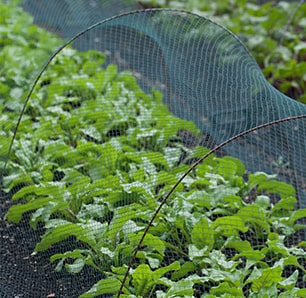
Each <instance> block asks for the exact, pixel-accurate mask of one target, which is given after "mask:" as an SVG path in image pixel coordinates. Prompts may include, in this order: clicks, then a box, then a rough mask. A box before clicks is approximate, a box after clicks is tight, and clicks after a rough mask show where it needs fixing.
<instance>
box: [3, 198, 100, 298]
mask: <svg viewBox="0 0 306 298" xmlns="http://www.w3.org/2000/svg"><path fill="white" fill-rule="evenodd" d="M12 204H13V203H12V201H11V199H10V196H6V197H4V196H3V195H2V196H1V197H0V297H1V298H6V297H7V298H32V297H47V298H54V297H56V298H58V297H65V298H67V297H78V296H79V295H80V294H81V293H84V292H86V291H87V290H89V289H90V288H91V287H92V285H93V284H94V283H95V282H97V281H98V280H100V279H101V276H100V275H98V274H97V272H95V271H93V270H92V269H91V268H86V269H85V271H82V272H81V273H80V274H74V275H72V274H69V273H67V272H66V271H65V270H63V271H62V272H55V271H54V267H55V265H56V264H55V265H54V264H51V263H50V262H49V258H50V256H51V255H52V254H53V253H54V251H52V249H51V250H48V251H47V252H44V253H39V254H38V255H36V256H32V255H31V254H32V252H33V250H34V247H35V245H36V244H37V242H38V241H39V239H40V236H41V235H42V234H43V230H42V229H41V228H39V229H38V230H36V231H34V230H33V229H31V228H30V227H29V225H28V219H29V218H28V216H24V218H23V219H22V221H21V222H20V224H18V225H15V224H12V223H9V222H7V221H5V220H3V217H4V215H5V213H6V212H7V211H8V209H9V208H10V207H11V206H12ZM64 245H65V244H63V246H64ZM66 245H67V244H66ZM63 248H64V247H63ZM56 249H57V251H58V249H59V250H60V249H61V248H60V247H57V248H56ZM66 249H67V247H66Z"/></svg>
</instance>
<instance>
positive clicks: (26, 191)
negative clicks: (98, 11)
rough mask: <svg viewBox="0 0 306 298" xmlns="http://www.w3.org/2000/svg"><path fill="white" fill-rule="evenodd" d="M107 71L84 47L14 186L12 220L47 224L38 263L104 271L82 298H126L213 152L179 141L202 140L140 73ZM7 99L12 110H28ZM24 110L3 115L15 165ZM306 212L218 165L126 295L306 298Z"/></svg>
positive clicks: (24, 141)
mask: <svg viewBox="0 0 306 298" xmlns="http://www.w3.org/2000/svg"><path fill="white" fill-rule="evenodd" d="M4 7H5V9H6V11H5V13H6V15H7V16H8V15H10V13H12V14H13V15H15V16H16V14H17V12H16V11H15V10H14V9H12V10H11V12H10V10H9V6H4ZM19 13H20V14H21V12H18V14H19ZM21 17H22V18H24V15H22V14H21ZM17 23H18V20H17ZM33 30H34V29H33ZM37 30H38V29H37ZM39 30H40V29H39ZM41 32H43V31H41ZM15 34H17V31H16V32H15ZM43 35H44V36H45V37H46V36H47V34H46V33H45V32H44V33H43ZM26 40H28V39H26ZM52 42H53V39H52ZM7 43H8V44H10V42H8V41H7ZM8 46H9V45H8ZM3 51H4V52H5V51H6V46H5V47H4V49H3ZM3 51H1V52H0V55H3V53H2V52H3ZM103 64H104V55H102V54H100V53H98V52H94V51H89V52H86V53H78V52H77V51H75V50H73V49H71V48H66V49H65V50H64V51H62V52H61V53H60V54H59V55H58V57H57V58H56V59H55V60H54V61H53V62H52V64H51V65H50V67H49V68H48V69H47V71H46V73H45V74H44V75H43V77H42V78H41V81H40V82H39V84H38V85H37V87H36V89H35V92H34V94H33V96H32V98H31V100H30V102H29V104H28V106H27V109H26V111H25V115H24V117H23V119H22V122H21V125H20V128H19V131H18V133H17V138H16V141H15V143H14V145H13V151H12V154H11V156H10V163H9V166H8V171H7V173H6V176H5V177H4V181H3V183H4V189H5V190H6V191H7V192H9V191H12V189H15V188H16V187H18V186H23V187H22V188H20V187H19V188H20V190H19V191H18V192H17V193H15V194H14V195H13V200H15V201H18V204H16V205H14V206H13V207H11V209H10V210H9V211H8V213H7V214H6V219H7V220H9V221H11V222H14V223H19V222H20V220H21V218H22V216H23V215H24V214H30V225H31V226H32V227H33V228H34V229H35V228H36V227H37V225H38V224H40V225H42V226H43V227H44V230H45V233H44V235H43V236H42V238H41V240H40V242H39V243H37V245H36V247H35V253H39V252H41V251H45V250H48V249H49V248H50V247H52V248H53V249H55V250H56V247H57V245H58V244H59V243H62V242H66V243H69V244H71V243H72V242H74V243H73V248H72V246H69V245H67V246H65V247H66V248H67V251H64V252H61V253H55V254H54V255H53V256H52V257H51V260H50V261H51V262H52V263H54V266H55V270H57V271H61V270H67V271H68V272H70V273H71V274H74V273H79V272H82V270H84V268H85V266H91V267H93V268H94V269H95V270H97V272H99V273H101V274H103V276H104V278H103V279H102V280H100V281H99V282H97V283H96V284H95V285H93V286H92V288H91V289H90V290H89V291H88V292H86V293H84V294H83V295H81V297H97V296H101V295H103V294H116V293H117V292H118V289H119V287H120V281H122V279H123V276H124V274H125V272H126V270H127V264H128V263H129V262H130V258H131V255H132V253H133V252H134V250H135V248H136V246H137V244H138V242H139V240H140V239H141V237H142V236H143V233H144V229H145V227H146V226H147V224H148V223H149V221H150V219H151V217H152V215H153V213H154V212H155V210H156V208H157V207H158V205H159V201H160V200H161V199H162V198H163V197H164V196H165V195H166V194H167V193H168V191H169V190H170V189H171V187H172V186H173V184H174V183H175V182H176V181H177V180H178V179H179V178H180V177H181V176H182V175H183V173H184V172H185V171H186V169H188V167H189V166H188V165H187V164H185V163H184V161H188V159H192V158H194V157H200V156H202V155H203V154H204V153H206V152H207V150H208V149H207V148H203V147H195V148H193V149H191V148H186V147H185V146H184V145H183V143H182V140H180V139H179V138H178V136H177V133H178V130H180V129H187V130H189V131H190V132H191V133H193V134H195V135H198V134H199V131H198V129H197V128H196V127H195V125H194V124H193V123H191V122H187V121H185V120H181V119H178V118H176V117H174V116H173V115H172V114H171V113H170V112H169V111H168V110H167V108H166V107H165V106H164V105H163V104H162V98H161V94H160V93H158V92H155V91H152V92H151V93H150V94H146V93H144V92H143V91H142V90H141V88H140V87H139V86H138V85H137V82H136V79H135V78H134V77H133V76H132V75H131V74H129V73H127V72H118V70H117V67H116V66H114V65H109V66H107V67H104V66H103ZM19 71H21V77H23V76H25V77H26V75H27V72H26V71H25V70H24V69H21V70H19ZM22 71H24V72H25V73H24V74H23V73H22ZM6 78H9V76H7V77H6ZM7 86H8V87H7V90H10V88H11V87H12V86H13V85H12V86H11V85H7ZM14 86H15V85H14ZM4 95H5V96H4V98H5V106H6V108H8V106H9V105H10V103H11V102H13V101H16V102H17V103H18V104H20V102H18V97H16V98H14V99H12V98H11V97H10V95H9V92H8V91H6V93H5V94H4ZM14 111H15V110H12V112H11V113H7V114H5V115H7V116H5V117H4V116H2V117H1V122H0V123H1V125H2V128H3V130H2V133H1V136H0V137H1V138H2V137H3V138H4V140H5V142H3V143H2V142H1V143H0V144H1V145H0V152H1V156H5V154H6V150H7V149H8V148H7V145H6V144H7V141H8V139H9V138H10V137H11V130H12V128H13V126H12V125H11V123H12V121H14V120H15V117H16V113H15V112H14ZM2 144H4V145H2ZM2 154H3V155H2ZM182 156H184V157H185V158H184V159H182V158H181V157H182ZM182 160H183V161H182ZM275 198H277V200H275ZM295 203H296V198H295V190H294V188H293V187H292V186H290V185H288V184H285V183H283V182H279V181H277V180H276V179H275V177H274V176H273V177H271V176H269V175H267V174H265V173H254V174H248V175H247V173H246V170H245V167H244V165H243V164H242V162H241V161H239V160H237V159H235V158H232V157H229V156H225V157H223V158H218V157H216V156H214V155H212V156H211V157H210V158H208V159H207V160H205V162H203V163H202V164H200V165H199V166H198V167H197V168H196V169H195V170H194V171H193V172H192V173H190V174H189V176H188V177H187V178H186V179H185V180H184V181H183V182H182V183H181V184H180V185H179V186H178V187H177V189H176V190H175V192H174V193H173V194H172V196H171V197H170V198H169V200H168V202H167V203H166V204H165V206H164V207H163V208H162V209H161V211H160V213H159V214H158V216H157V218H156V220H155V221H154V223H153V226H152V227H151V228H150V229H149V231H148V233H147V234H146V236H145V238H144V241H143V243H142V245H141V247H140V250H139V251H138V253H137V255H136V260H135V262H134V264H133V266H132V268H131V270H130V272H129V275H128V278H127V281H126V284H125V286H124V288H123V291H124V295H123V297H150V296H152V295H153V294H156V296H157V297H178V296H189V297H192V296H199V294H200V295H202V297H219V296H222V297H232V296H240V297H244V296H246V297H248V296H250V297H272V296H276V295H278V294H279V295H280V297H291V296H292V297H299V296H303V295H304V294H305V290H304V289H302V288H301V287H300V285H301V284H303V282H305V266H304V264H305V260H306V252H305V249H304V248H305V241H302V242H299V243H295V242H292V241H290V237H292V236H293V235H295V233H297V232H298V231H299V230H300V229H303V228H305V225H303V224H302V223H301V219H303V218H305V217H306V210H296V211H294V204H295ZM69 247H71V250H69ZM292 268H293V270H292ZM281 295H282V296H281Z"/></svg>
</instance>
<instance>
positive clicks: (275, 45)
mask: <svg viewBox="0 0 306 298" xmlns="http://www.w3.org/2000/svg"><path fill="white" fill-rule="evenodd" d="M141 2H143V3H150V4H151V5H153V6H158V7H171V8H178V9H185V10H188V11H193V12H194V13H196V14H199V15H203V16H206V17H209V18H211V19H212V20H215V21H216V22H217V23H219V24H221V25H223V26H225V27H226V28H228V29H230V30H231V31H232V32H233V33H235V34H236V35H238V37H239V38H240V39H241V40H242V41H243V42H245V43H246V45H247V47H248V49H250V51H251V53H252V54H253V56H254V57H255V59H256V60H257V63H258V64H259V66H260V67H261V68H262V70H263V73H264V74H265V76H266V78H267V79H268V80H269V81H270V82H271V83H272V84H273V85H274V86H275V87H276V88H277V89H278V90H280V91H281V92H283V93H285V94H287V95H288V96H290V97H291V98H294V99H297V100H299V101H300V102H303V103H306V95H305V93H306V75H305V74H306V62H305V55H306V43H305V40H306V34H305V33H306V3H304V4H299V3H298V2H300V1H296V2H293V3H289V1H277V2H278V3H277V4H275V3H274V2H276V1H270V2H267V3H265V4H263V5H256V4H255V3H254V2H256V1H246V0H231V1H221V0H219V1H202V0H188V1H177V0H176V1H174V0H173V1H172V0H143V1H141ZM252 2H253V3H252Z"/></svg>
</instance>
